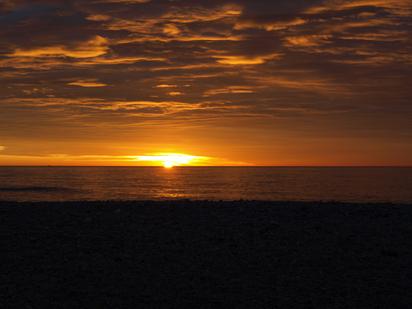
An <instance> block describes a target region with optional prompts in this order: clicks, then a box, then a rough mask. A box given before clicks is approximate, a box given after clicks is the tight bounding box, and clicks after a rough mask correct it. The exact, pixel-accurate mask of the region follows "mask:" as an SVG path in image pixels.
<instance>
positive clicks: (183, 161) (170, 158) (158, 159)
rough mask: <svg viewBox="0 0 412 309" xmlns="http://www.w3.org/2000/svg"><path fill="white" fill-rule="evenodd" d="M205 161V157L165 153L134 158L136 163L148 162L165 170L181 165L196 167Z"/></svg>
mask: <svg viewBox="0 0 412 309" xmlns="http://www.w3.org/2000/svg"><path fill="white" fill-rule="evenodd" d="M207 159H208V158H207V157H199V156H191V155H187V154H180V153H166V154H156V155H148V156H138V157H136V160H137V161H141V162H149V163H153V165H162V166H163V167H164V168H167V169H170V168H173V167H175V166H182V165H198V164H199V163H201V162H202V161H205V160H207Z"/></svg>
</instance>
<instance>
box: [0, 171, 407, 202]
mask: <svg viewBox="0 0 412 309" xmlns="http://www.w3.org/2000/svg"><path fill="white" fill-rule="evenodd" d="M411 189H412V168H286V167H283V168H276V167H269V168H268V167H175V168H173V169H170V170H166V169H164V168H157V167H135V168H130V167H1V168H0V200H17V201H26V200H30V201H42V200H43V201H44V200H50V201H67V200H148V199H212V200H220V199H222V200H234V199H256V200H291V201H296V200H304V201H305V200H335V201H358V202H366V201H367V202H380V201H382V202H412V190H411Z"/></svg>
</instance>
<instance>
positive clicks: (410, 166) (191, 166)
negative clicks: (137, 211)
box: [0, 165, 412, 168]
mask: <svg viewBox="0 0 412 309" xmlns="http://www.w3.org/2000/svg"><path fill="white" fill-rule="evenodd" d="M2 167H131V168H136V167H139V168H141V167H148V168H153V167H155V168H164V167H163V166H162V165H0V168H2ZM187 167H189V168H193V167H196V168H198V167H200V168H204V167H243V168H245V167H246V168H253V167H259V168H260V167H277V168H282V167H289V168H290V167H300V168H302V167H308V168H311V167H312V168H313V167H319V168H321V167H339V168H344V167H350V168H353V167H364V168H365V167H398V168H399V167H402V168H412V165H180V166H174V167H173V168H187Z"/></svg>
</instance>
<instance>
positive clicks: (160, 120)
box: [0, 0, 412, 166]
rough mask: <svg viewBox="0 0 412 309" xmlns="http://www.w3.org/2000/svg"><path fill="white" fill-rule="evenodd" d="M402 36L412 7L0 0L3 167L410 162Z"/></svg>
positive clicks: (409, 71) (364, 2)
mask: <svg viewBox="0 0 412 309" xmlns="http://www.w3.org/2000/svg"><path fill="white" fill-rule="evenodd" d="M411 32H412V0H313V1H311V0H279V1H273V0H270V1H269V0H233V1H229V0H208V1H199V0H196V1H195V0H70V1H67V0H30V1H27V0H2V1H1V2H0V165H127V166H130V165H132V166H133V165H151V164H157V163H158V162H155V160H153V161H151V160H150V156H153V157H152V158H158V157H159V156H164V155H166V156H167V154H186V155H189V156H192V157H193V158H197V159H196V160H190V161H191V164H194V165H298V166H302V165H343V166H347V165H412V88H411V87H412V83H411V79H412V35H411V34H412V33H411ZM142 158H143V159H142ZM186 163H188V162H186ZM186 163H183V164H186Z"/></svg>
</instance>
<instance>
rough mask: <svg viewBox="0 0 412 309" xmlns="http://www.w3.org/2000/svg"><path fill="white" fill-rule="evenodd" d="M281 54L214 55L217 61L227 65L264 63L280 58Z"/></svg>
mask: <svg viewBox="0 0 412 309" xmlns="http://www.w3.org/2000/svg"><path fill="white" fill-rule="evenodd" d="M280 57H281V54H272V55H263V56H237V55H236V56H232V55H221V56H220V55H219V56H213V58H215V59H218V60H217V62H218V63H221V64H227V65H256V64H263V63H265V62H266V61H269V60H274V59H279V58H280Z"/></svg>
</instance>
